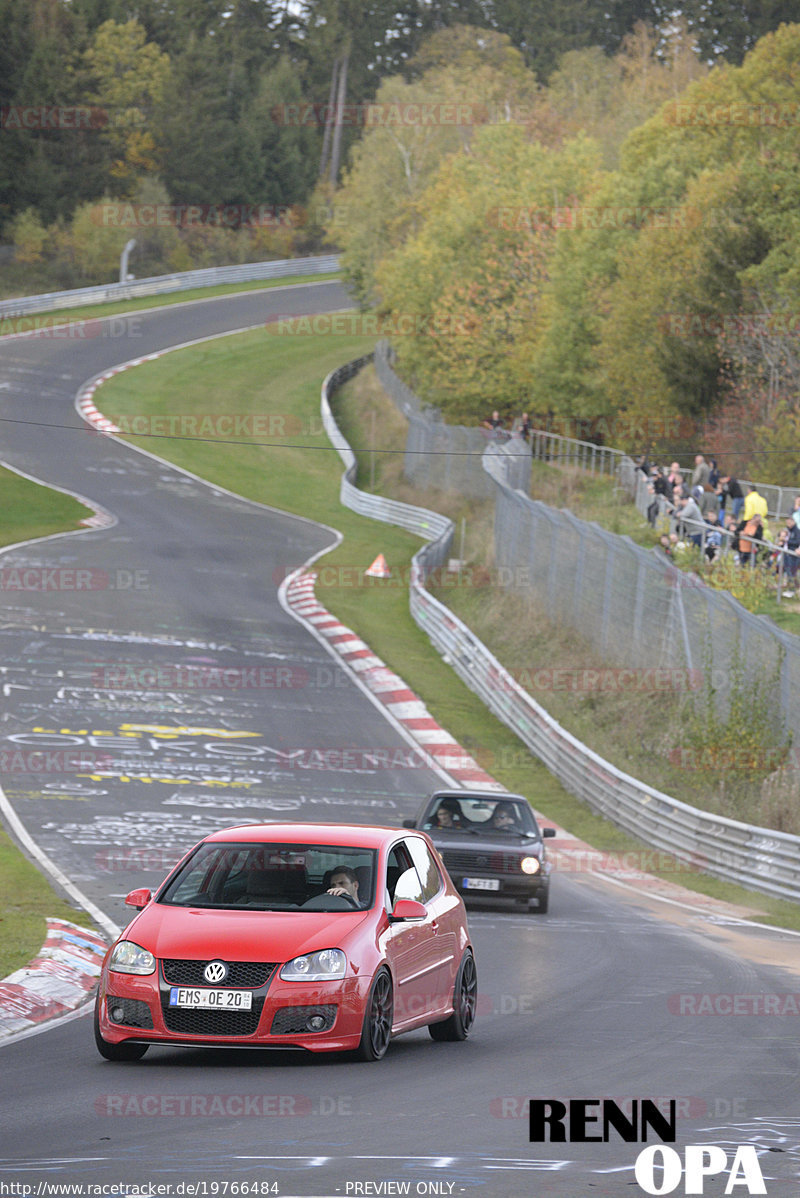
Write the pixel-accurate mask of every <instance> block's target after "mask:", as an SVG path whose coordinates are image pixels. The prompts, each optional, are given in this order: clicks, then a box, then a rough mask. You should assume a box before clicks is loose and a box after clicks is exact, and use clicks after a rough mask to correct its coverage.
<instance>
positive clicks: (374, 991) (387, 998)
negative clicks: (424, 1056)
mask: <svg viewBox="0 0 800 1198" xmlns="http://www.w3.org/2000/svg"><path fill="white" fill-rule="evenodd" d="M393 1015H394V994H393V992H392V978H391V975H390V973H389V970H388V969H384V968H381V969H379V970H378V972H377V973H376V974H375V978H374V980H373V983H372V985H371V986H370V991H369V998H368V999H367V1009H366V1011H365V1012H364V1026H363V1028H362V1029H361V1043H360V1044H359V1046H358V1049H357V1055H358V1057H359V1059H360V1060H362V1061H379V1060H380V1059H381V1057H383V1056H385V1055H386V1049H387V1048H388V1047H389V1041H390V1040H391V1038H392V1017H393Z"/></svg>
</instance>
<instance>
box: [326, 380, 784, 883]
mask: <svg viewBox="0 0 800 1198" xmlns="http://www.w3.org/2000/svg"><path fill="white" fill-rule="evenodd" d="M363 362H364V359H361V361H360V363H358V364H356V363H348V364H347V366H345V367H343V368H340V370H339V371H333V372H332V373H331V374H330V375H328V377H327V378H326V380H325V382H324V384H323V388H322V395H323V399H322V404H323V422H324V423H325V427H326V429H329V430H330V433H332V439H333V442H334V444H335V445H336V448H337V449H338V450H339V452H340V454H341V456H342V458H343V460H344V462H345V465H346V467H347V470H346V475H349V476H350V477H349V478H348V480H347V488H345V486H344V480H343V485H342V502H343V503H344V504H345V506H347V507H353V510H356V511H360V512H362V514H365V515H372V514H373V511H370V510H368V509H369V508H373V509H375V510H379V511H380V513H381V514H380V515H379V516H377V517H376V518H378V519H382V520H384V521H386V522H392V517H393V515H394V514H401V513H400V512H399V511H398V509H402V508H404V507H406V506H407V505H404V504H401V503H399V502H398V501H396V500H389V499H383V498H381V497H379V496H368V497H367V499H368V501H369V502H368V503H366V504H365V502H364V498H363V497H364V492H359V491H358V488H357V487H355V485H354V483H353V479H352V472H353V471H354V468H355V457H354V455H353V453H352V450H350V447H349V445H348V444H347V442H346V440H345V438H344V437H343V436H342V434H341V432H340V430H339V428H338V426H337V425H336V421H335V419H334V417H333V415H332V413H331V410H330V403H329V400H330V396H331V394H332V393H333V392H334V391H335V389H336V387H337V386H339V385H341V382H342V381H344V380H345V379H346V378H350V377H352V375H353V374H354V373H356V370H357V369H359V368H360V365H362V364H363ZM507 458H508V455H507V454H503V453H502V452H500V451H499V450H498V447H497V446H492V447H490V448H489V449H487V451H486V454H485V455H484V459H485V466H486V469H487V472H488V473H490V475H491V477H492V479H493V480H494V482H495V485H496V487H497V488H498V489H499V490H500V491H502V492H504V493H505V495H506V497H507V498H510V499H512V500H513V499H514V498H515V496H516V497H517V498H523V496H520V492H519V491H514V490H513V489H512V488H511V487H510V486H509V484H508V481H507V476H506V477H504V473H503V471H504V466H503V462H504V460H506V461H507ZM524 498H527V497H524ZM528 502H531V501H530V500H528ZM355 505H358V506H355ZM421 510H422V509H419V508H417V509H414V511H415V512H416V513H419V512H420V511H421ZM403 518H404V519H406V518H407V519H408V520H409V521H410V520H411V517H410V516H408V517H405V516H404V517H403ZM418 518H419V517H418V515H417V516H415V517H414V519H415V520H416V519H418ZM428 519H429V520H430V521H431V525H433V522H434V521H436V522H437V523H438V522H439V521H442V520H444V517H442V516H440V515H437V514H436V513H433V512H430V513H428ZM447 523H448V524H449V523H450V522H449V521H447ZM409 526H410V524H404V525H403V527H409ZM447 536H448V532H447V531H445V532H444V533H443V534H441V535H440V536H439V537H438V539H437V540H435V541H433V542H432V543H431V544H430V545H428V546H425V547H424V548H423V549H421V550H420V551H419V552H418V553H417V554H415V556H414V559H413V561H414V565H415V567H416V568H415V569H412V573H411V585H410V593H409V602H410V609H411V614H412V616H413V618H414V620H415V621H416V623H417V624H418V625H419V627H420V628H421V629H422V630H423V631H424V632H425V633H426V634H427V635H428V637H429V638H430V640H431V642H432V643H433V644H434V646H435V647H436V648H437V649H438V651H439V652H440V653H441V654H442V655H443V656H444V658H445V660H446V661H447V662H448V663H449V664H450V665H451V666H452V667H453V669H454V670H455V671H456V673H457V674H458V675H459V677H460V678H461V679H462V681H463V682H464V683H465V684H466V685H467V686H468V687H469V688H470V690H472V691H474V692H475V694H477V695H478V696H479V697H480V698H481V699H482V700H483V702H484V703H485V704H486V706H487V707H488V708H489V709H490V710H491V711H492V712H493V713H494V714H495V715H496V716H497V717H498V719H500V720H502V722H503V723H504V724H505V725H506V726H507V727H508V728H510V729H511V730H512V731H513V732H515V733H516V735H517V736H518V737H519V738H520V739H521V740H522V741H523V743H524V744H525V745H526V746H527V748H528V749H530V751H531V752H532V753H533V754H534V755H535V756H537V757H538V758H539V759H540V760H541V761H542V762H543V763H544V764H545V765H546V766H547V768H548V769H549V770H550V771H551V773H553V774H554V775H555V776H556V777H557V778H558V780H559V781H560V782H561V784H562V785H563V786H564V788H565V789H566V790H567V791H569V793H570V794H573V795H575V796H576V797H577V798H579V799H581V800H582V801H583V802H585V803H586V804H587V805H588V806H589V807H591V808H592V810H593V811H596V812H597V813H598V814H600V815H603V816H605V817H606V818H608V819H610V820H611V821H612V822H613V823H615V824H617V825H618V826H619V827H621V828H623V829H624V830H625V831H627V832H629V833H630V834H631V835H633V836H635V837H636V838H637V839H639V840H642V841H644V842H645V843H647V844H650V845H652V846H653V847H655V848H657V849H661V850H663V851H665V852H669V853H672V854H673V855H674V856H675V857H677V858H678V859H679V860H681V861H685V862H687V863H689V864H691V865H692V866H694V867H697V868H699V869H702V870H704V871H705V872H706V873H709V874H712V875H714V876H716V877H720V878H724V879H726V880H729V881H735V882H739V883H741V884H742V885H745V886H748V887H750V888H752V889H755V890H758V891H760V892H762V893H764V894H769V895H771V896H773V897H775V898H786V899H791V900H793V901H795V902H797V901H800V836H793V835H790V834H788V833H785V832H776V831H773V830H771V829H769V828H760V827H757V826H753V825H750V824H745V823H741V822H739V821H737V820H732V819H728V818H726V817H724V816H717V815H712V814H710V813H709V812H705V811H700V810H698V809H697V808H695V807H691V806H689V805H688V804H686V803H682V802H680V801H679V800H677V799H673V798H671V797H670V796H669V795H667V794H664V793H663V792H661V791H658V790H656V789H654V788H653V787H651V786H647V785H646V784H645V783H643V782H640V781H639V780H638V779H636V778H633V777H631V776H630V775H629V774H626V773H624V772H623V771H622V770H619V769H617V768H616V766H613V765H612V764H611V763H610V762H608V761H605V760H604V759H603V758H602V757H600V756H599V755H598V754H597V753H594V752H593V751H592V750H591V749H589V748H588V747H587V746H586V745H584V744H582V743H581V742H580V741H579V740H577V739H576V737H574V736H572V735H571V733H569V732H567V731H566V729H565V728H562V727H561V725H560V724H559V723H558V722H557V721H556V720H554V719H553V718H552V716H550V715H549V714H548V713H547V711H545V709H544V708H543V707H541V706H540V705H539V704H538V703H537V702H536V700H535V699H534V698H533V697H532V696H531V695H529V694H528V693H527V692H526V691H525V690H524V689H523V688H522V687H521V686H520V685H519V684H518V683H517V682H516V680H515V679H514V678H513V677H512V676H511V674H510V673H509V672H508V670H506V669H505V668H504V667H503V666H502V665H501V664H500V662H499V661H498V660H497V658H496V657H494V655H493V654H492V653H491V652H490V651H489V650H488V649H487V648H486V646H485V645H484V644H483V643H482V641H480V640H479V638H478V637H477V636H475V634H474V633H473V632H472V631H471V630H470V629H469V628H468V627H467V625H466V624H464V623H463V622H462V621H461V620H460V619H459V618H458V617H457V616H456V615H455V614H454V613H453V612H451V611H450V609H449V608H447V607H445V606H444V604H442V603H440V602H439V600H438V599H436V598H434V596H433V595H431V594H430V593H429V592H428V591H427V590H426V588H425V585H424V584H425V580H426V578H428V577H429V575H430V571H431V569H433V568H435V567H437V566H440V565H442V564H443V562H444V561H445V560H446V557H447V554H448V552H449V547H448V545H447ZM449 536H450V538H451V539H452V526H451V527H450V530H449Z"/></svg>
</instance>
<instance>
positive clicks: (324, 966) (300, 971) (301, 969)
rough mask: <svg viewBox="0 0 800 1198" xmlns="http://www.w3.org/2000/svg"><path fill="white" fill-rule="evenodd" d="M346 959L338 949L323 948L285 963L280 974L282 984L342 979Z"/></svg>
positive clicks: (345, 967)
mask: <svg viewBox="0 0 800 1198" xmlns="http://www.w3.org/2000/svg"><path fill="white" fill-rule="evenodd" d="M346 969H347V957H346V956H345V955H344V953H343V952H342V950H341V949H340V948H323V949H320V951H319V952H317V953H307V954H306V955H305V956H302V957H295V958H294V960H292V961H287V962H286V964H285V965H284V966H283V968H282V969H281V972H280V976H281V978H283V980H284V982H330V981H335V980H336V979H337V978H343V977H344V974H345V970H346Z"/></svg>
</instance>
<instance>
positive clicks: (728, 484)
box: [719, 474, 744, 523]
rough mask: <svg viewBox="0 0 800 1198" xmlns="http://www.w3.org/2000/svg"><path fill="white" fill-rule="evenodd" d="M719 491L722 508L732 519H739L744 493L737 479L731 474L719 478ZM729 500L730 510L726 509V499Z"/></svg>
mask: <svg viewBox="0 0 800 1198" xmlns="http://www.w3.org/2000/svg"><path fill="white" fill-rule="evenodd" d="M719 493H720V502H721V504H722V510H723V511H724V512H725V513H726V514H728V515H731V516H733V518H734V520H736V521H737V523H738V520H739V517H740V515H741V512H742V508H743V507H744V495H743V494H742V488H741V486H740V485H739V480H738V479H737V478H734V477H733V475H732V474H729V475H726V477H725V478H721V479H720V480H719ZM729 499H730V501H731V506H730V511H729V510H728V500H729Z"/></svg>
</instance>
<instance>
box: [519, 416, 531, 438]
mask: <svg viewBox="0 0 800 1198" xmlns="http://www.w3.org/2000/svg"><path fill="white" fill-rule="evenodd" d="M532 431H533V424H532V423H531V418H530V416H529V415H528V413H527V412H523V413H522V415H521V417H520V421H519V429H518V432H519V435H520V436H521V437H522V440H523V441H530V439H531V432H532Z"/></svg>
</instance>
